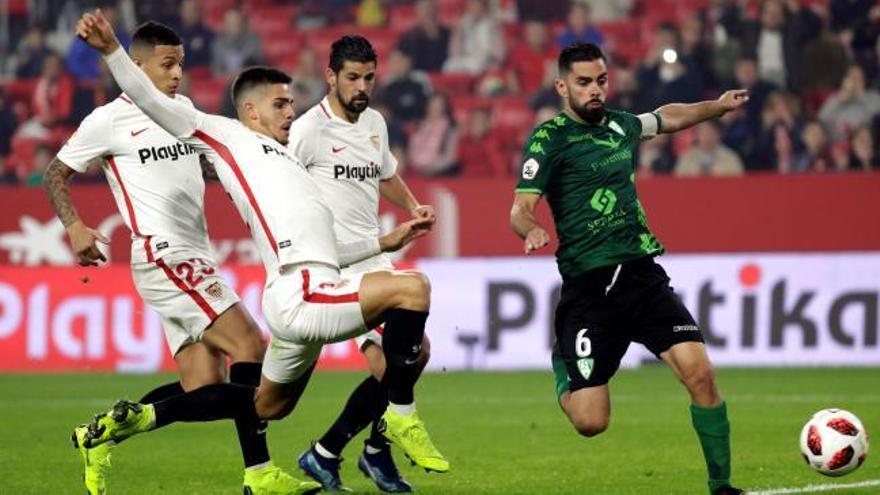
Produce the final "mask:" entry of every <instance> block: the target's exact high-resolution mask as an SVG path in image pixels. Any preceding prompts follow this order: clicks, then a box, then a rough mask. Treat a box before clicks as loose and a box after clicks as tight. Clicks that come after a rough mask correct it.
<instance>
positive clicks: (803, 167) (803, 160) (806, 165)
mask: <svg viewBox="0 0 880 495" xmlns="http://www.w3.org/2000/svg"><path fill="white" fill-rule="evenodd" d="M801 142H802V143H803V150H801V152H800V153H799V154H798V157H797V159H796V160H795V162H794V164H793V166H792V169H791V170H790V171H791V172H826V171H828V170H832V169H833V168H834V165H833V161H832V160H831V155H830V153H829V149H830V147H829V140H828V133H827V132H825V127H823V126H822V124H821V123H820V122H819V121H817V120H811V121H809V122H807V123H806V124H805V125H804V128H803V129H802V130H801Z"/></svg>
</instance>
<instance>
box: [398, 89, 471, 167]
mask: <svg viewBox="0 0 880 495" xmlns="http://www.w3.org/2000/svg"><path fill="white" fill-rule="evenodd" d="M410 143H412V145H411V146H410V147H409V153H408V158H409V159H408V160H407V164H408V167H409V168H410V169H411V170H412V171H413V172H415V173H417V174H419V175H421V176H424V177H445V176H452V175H458V173H459V165H458V163H457V162H456V159H457V157H458V152H457V150H456V145H457V144H458V131H457V130H456V127H455V118H454V117H453V115H452V109H451V108H450V105H449V101H448V100H447V99H446V96H445V95H443V94H439V93H438V94H435V95H433V96H432V97H431V99H430V100H429V101H428V110H427V113H426V115H425V119H424V120H422V121H421V122H419V125H418V127H416V130H415V132H413V134H412V136H410Z"/></svg>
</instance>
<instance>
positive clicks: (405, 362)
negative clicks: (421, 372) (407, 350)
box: [403, 358, 419, 366]
mask: <svg viewBox="0 0 880 495" xmlns="http://www.w3.org/2000/svg"><path fill="white" fill-rule="evenodd" d="M418 360H419V358H414V359H404V360H403V364H405V365H407V366H411V365H413V364H416V362H418Z"/></svg>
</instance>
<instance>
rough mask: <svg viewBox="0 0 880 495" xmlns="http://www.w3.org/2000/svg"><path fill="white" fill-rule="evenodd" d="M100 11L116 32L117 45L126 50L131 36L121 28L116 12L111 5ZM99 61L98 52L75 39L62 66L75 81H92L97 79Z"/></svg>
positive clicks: (99, 54)
mask: <svg viewBox="0 0 880 495" xmlns="http://www.w3.org/2000/svg"><path fill="white" fill-rule="evenodd" d="M102 11H103V12H104V17H106V18H107V20H108V21H109V22H110V24H111V25H112V26H113V30H114V31H115V32H116V37H117V38H118V39H119V43H120V44H121V45H122V46H123V47H125V49H126V50H128V45H129V44H130V43H131V36H130V35H129V34H128V32H127V31H126V30H125V27H124V26H122V23H121V22H120V19H119V12H118V10H117V9H116V7H115V6H114V5H112V4H111V5H107V6H105V7H103V9H102ZM100 59H101V53H100V52H98V51H97V50H92V49H91V48H89V45H87V44H86V42H85V41H83V40H81V39H79V37H76V38H74V39H73V43H71V44H70V49H69V50H68V52H67V56H66V57H65V59H64V66H65V67H66V68H67V72H68V74H70V75H72V76H73V77H74V78H75V79H77V80H83V79H87V80H93V79H97V78H98V75H99V72H98V62H99V61H100Z"/></svg>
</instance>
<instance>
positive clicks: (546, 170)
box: [516, 126, 553, 194]
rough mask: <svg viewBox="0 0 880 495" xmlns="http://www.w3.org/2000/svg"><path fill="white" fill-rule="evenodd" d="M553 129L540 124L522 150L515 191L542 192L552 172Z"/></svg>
mask: <svg viewBox="0 0 880 495" xmlns="http://www.w3.org/2000/svg"><path fill="white" fill-rule="evenodd" d="M552 132H553V129H550V128H549V127H547V126H541V127H538V128H537V129H535V130H534V131H533V132H532V134H531V136H529V139H528V141H526V146H525V150H524V152H523V158H522V165H521V167H520V177H519V181H518V182H517V184H516V192H517V193H534V194H544V191H545V190H546V188H547V184H548V182H549V181H550V175H551V172H552V170H551V169H552V167H551V163H552V157H551V154H550V152H551V151H552V150H551V147H550V145H551V133H552Z"/></svg>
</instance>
